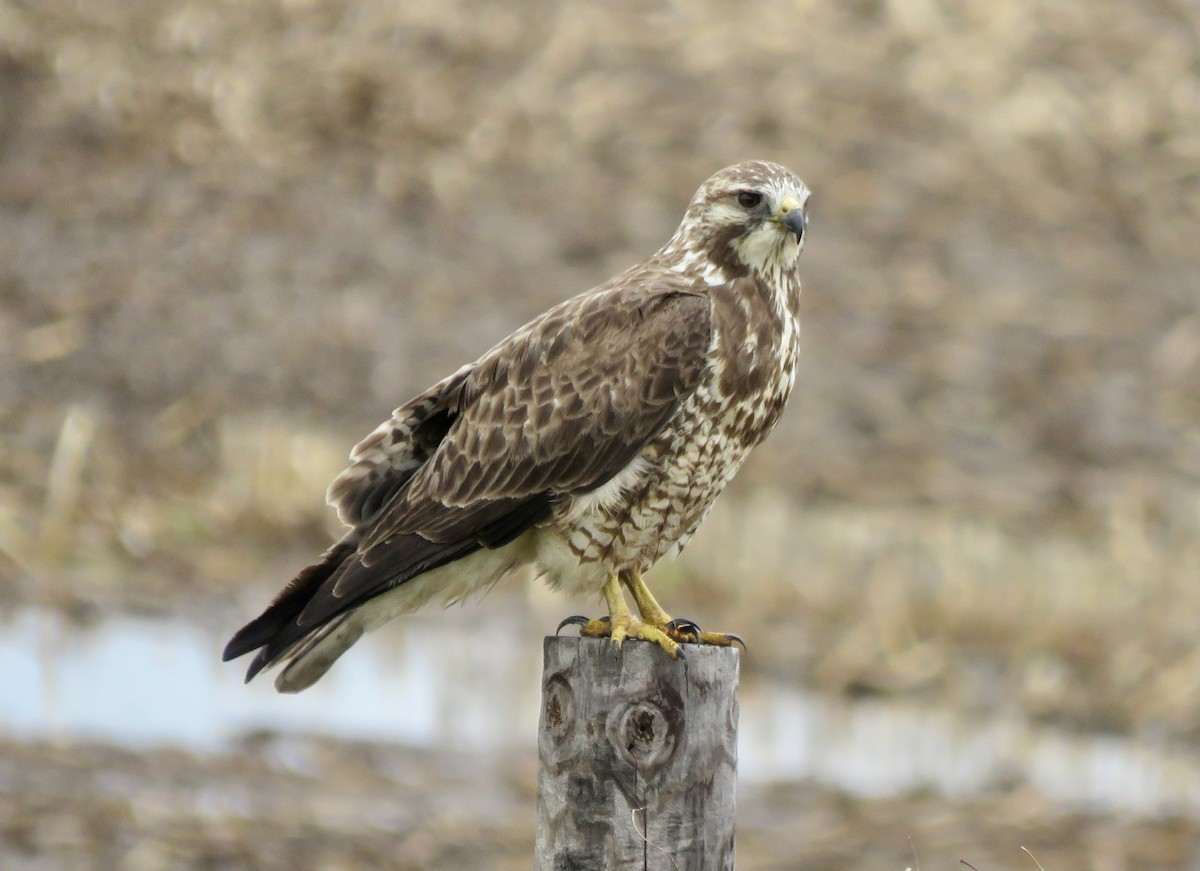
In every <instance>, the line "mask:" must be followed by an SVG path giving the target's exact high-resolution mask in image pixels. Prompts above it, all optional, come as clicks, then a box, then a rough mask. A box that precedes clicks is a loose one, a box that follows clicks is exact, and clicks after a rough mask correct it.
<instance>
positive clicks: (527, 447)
mask: <svg viewBox="0 0 1200 871" xmlns="http://www.w3.org/2000/svg"><path fill="white" fill-rule="evenodd" d="M710 321H711V315H710V302H709V300H708V298H707V297H705V296H699V295H695V294H691V293H679V292H677V293H661V292H660V293H643V294H631V293H630V292H629V291H628V290H627V289H622V290H620V291H610V292H607V293H598V294H594V295H590V296H585V297H577V298H576V299H574V300H570V301H568V303H566V304H564V305H562V306H560V307H558V308H556V309H552V310H551V311H550V312H548V313H547V314H546V315H545V316H543V317H542V318H540V319H539V320H538V321H535V322H534V323H533V324H531V325H530V326H529V327H528V328H526V329H524V330H522V331H520V332H518V333H516V334H514V336H513V337H512V338H511V339H509V340H508V341H506V342H504V343H501V344H500V345H498V346H497V347H496V348H494V349H493V350H492V351H490V352H489V353H488V354H486V355H485V356H484V357H483V358H482V359H480V361H479V362H478V363H477V364H476V365H475V367H474V368H473V369H472V370H471V371H470V373H468V374H467V375H466V377H465V379H464V380H463V381H462V383H461V385H460V386H459V387H458V391H457V397H456V398H457V408H456V409H455V410H454V412H452V422H451V423H450V425H449V428H448V429H447V430H446V434H445V437H444V438H443V439H442V440H441V442H440V443H439V444H438V445H437V448H436V450H435V451H434V452H433V453H432V455H431V456H430V457H429V460H428V461H427V462H426V463H425V464H424V465H423V466H422V467H421V468H420V469H419V470H417V471H416V472H415V473H414V474H413V476H412V479H411V482H410V483H409V484H408V486H407V488H406V489H405V490H404V491H403V492H402V493H400V494H398V496H397V498H396V499H395V500H394V501H393V502H392V503H391V504H390V505H389V506H388V508H387V509H386V510H385V511H384V512H383V513H382V514H381V515H380V517H379V519H378V522H377V523H375V524H373V525H372V528H371V529H370V530H364V533H365V534H364V537H363V540H362V545H361V549H362V550H363V551H364V553H369V551H370V550H371V548H373V547H375V546H377V545H379V544H381V543H382V542H384V541H386V540H387V539H388V538H390V537H392V536H394V535H396V534H405V533H411V532H418V533H420V534H421V535H423V536H426V537H429V538H432V539H439V538H442V537H443V536H447V535H448V536H449V537H456V536H457V535H458V534H459V530H460V529H461V526H462V523H463V517H464V515H469V514H471V513H473V512H474V511H478V510H483V509H484V506H487V505H489V504H492V503H494V502H496V501H500V500H513V499H516V500H521V499H526V498H529V497H531V496H535V495H538V494H541V493H548V494H550V495H552V496H560V495H562V494H568V493H582V492H587V491H589V490H592V489H594V488H596V487H599V486H601V485H602V484H604V483H605V482H607V481H608V480H609V479H610V478H612V477H613V476H614V475H615V474H617V473H618V472H619V471H621V469H623V468H624V467H625V466H626V465H628V463H629V462H630V461H631V460H632V459H633V458H634V457H635V456H636V455H637V453H638V451H640V450H641V448H642V447H643V446H644V445H645V444H646V442H647V441H648V440H649V439H650V438H651V437H652V436H654V435H655V434H657V433H658V432H659V431H660V430H661V429H662V427H663V426H664V425H665V424H666V422H667V421H668V420H669V419H670V417H671V415H672V414H674V413H675V411H676V409H677V408H678V407H679V405H680V402H681V401H682V400H683V399H684V398H686V397H687V396H688V395H690V394H691V392H692V390H693V389H695V385H696V383H697V380H698V378H699V375H700V373H701V371H702V369H703V367H704V365H705V362H706V359H707V352H708V347H709V343H710V340H711V325H710Z"/></svg>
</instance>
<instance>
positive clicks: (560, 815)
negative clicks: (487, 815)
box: [534, 637, 738, 871]
mask: <svg viewBox="0 0 1200 871" xmlns="http://www.w3.org/2000/svg"><path fill="white" fill-rule="evenodd" d="M686 652H687V658H686V659H683V660H673V659H671V658H670V657H668V656H666V655H665V654H664V653H663V652H662V650H660V649H659V648H658V647H657V646H655V645H652V644H647V643H645V642H641V641H626V642H625V643H624V645H623V646H622V647H621V648H620V649H617V648H616V647H615V646H614V645H613V644H612V642H611V641H609V640H608V639H607V638H575V637H551V638H547V639H546V641H545V646H544V655H545V661H544V667H543V671H542V712H541V722H540V725H539V729H538V757H539V770H538V803H537V806H538V828H537V848H536V856H535V865H534V867H535V869H536V871H568V869H569V871H614V869H646V871H651V869H653V871H732V869H733V816H734V785H735V780H736V778H737V721H738V704H737V683H738V652H737V650H735V649H733V648H729V647H700V646H697V645H688V646H687V648H686Z"/></svg>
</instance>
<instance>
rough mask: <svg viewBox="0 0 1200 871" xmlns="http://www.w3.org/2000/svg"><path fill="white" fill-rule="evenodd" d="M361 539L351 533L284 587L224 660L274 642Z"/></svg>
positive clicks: (241, 633)
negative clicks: (353, 536) (356, 538)
mask: <svg viewBox="0 0 1200 871" xmlns="http://www.w3.org/2000/svg"><path fill="white" fill-rule="evenodd" d="M357 545H358V542H357V540H355V539H353V538H352V537H351V536H347V537H346V538H343V539H342V540H341V541H339V542H338V543H337V544H335V545H333V546H332V547H331V548H329V549H328V550H327V551H325V553H323V554H322V555H321V560H320V562H317V563H314V564H313V565H311V566H309V567H308V568H306V569H305V570H304V571H302V572H300V574H298V575H296V577H295V578H293V579H292V580H291V581H290V582H289V583H288V585H287V586H286V587H284V588H283V589H282V590H281V591H280V593H279V595H278V596H276V597H275V600H274V601H273V602H272V603H271V604H270V605H269V606H268V607H267V609H266V610H265V611H263V612H262V614H260V615H259V616H257V617H255V618H254V619H253V620H251V621H250V622H249V623H247V624H246V625H245V626H243V627H242V628H241V629H239V630H238V631H237V632H236V633H235V634H234V636H233V638H231V639H229V643H228V644H226V645H225V650H224V652H223V653H222V654H221V660H222V661H223V662H229V660H231V659H237V658H238V657H239V656H244V655H245V654H247V653H249V652H250V651H252V650H257V649H258V648H260V647H262V646H263V645H264V644H267V643H269V642H270V641H271V639H272V638H274V637H275V636H277V635H278V634H279V633H280V632H281V631H283V629H284V628H285V627H286V626H287V624H288V623H289V622H291V621H292V620H294V619H295V618H296V617H298V616H299V615H300V612H302V611H303V610H304V606H305V605H307V604H308V603H309V602H310V601H311V600H312V597H313V596H314V595H316V593H317V591H318V590H319V589H320V588H321V586H322V585H323V584H324V583H325V582H326V581H327V580H329V578H330V577H331V576H332V575H334V574H335V573H337V572H338V571H339V570H340V569H342V568H343V567H344V565H345V563H346V562H347V560H348V559H349V558H350V557H351V556H353V555H354V551H355V548H356V547H357ZM251 669H252V672H251V673H250V674H248V675H246V680H250V678H252V677H254V675H255V674H257V673H258V671H259V670H260V669H261V666H260V668H259V669H254V667H253V666H251Z"/></svg>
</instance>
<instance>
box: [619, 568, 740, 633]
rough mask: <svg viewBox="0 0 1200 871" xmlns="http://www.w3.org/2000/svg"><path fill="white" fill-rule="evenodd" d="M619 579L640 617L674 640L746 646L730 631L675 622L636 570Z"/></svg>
mask: <svg viewBox="0 0 1200 871" xmlns="http://www.w3.org/2000/svg"><path fill="white" fill-rule="evenodd" d="M621 581H622V582H623V583H624V584H625V586H626V587H628V588H629V592H630V593H632V594H633V601H634V603H635V604H636V605H637V609H638V613H640V614H641V615H642V619H643V620H644V621H646V623H648V624H650V625H651V626H656V627H658V628H659V629H661V630H663V631H664V632H665V633H666V634H667V635H669V636H670V637H671V638H673V639H675V640H676V641H694V642H695V643H697V644H715V645H718V646H719V647H728V646H729V645H731V644H733V643H734V642H735V641H736V642H738V643H739V644H741V645H742V647H745V646H746V642H744V641H742V639H741V636H738V635H734V634H733V633H732V632H702V631H701V630H700V627H699V626H696V625H695V624H694V623H692V622H691V621H690V620H680V621H678V623H676V621H675V620H673V619H672V618H671V615H670V614H668V613H667V612H666V611H664V610H663V607H662V605H660V604H658V600H657V599H655V598H654V595H653V594H652V593H651V592H650V588H649V587H647V586H646V582H645V581H643V580H642V576H641V575H640V574H639V573H638V572H636V571H629V572H625V573H623V574H622V575H621ZM622 604H624V599H622Z"/></svg>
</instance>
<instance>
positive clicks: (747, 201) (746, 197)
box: [738, 191, 763, 209]
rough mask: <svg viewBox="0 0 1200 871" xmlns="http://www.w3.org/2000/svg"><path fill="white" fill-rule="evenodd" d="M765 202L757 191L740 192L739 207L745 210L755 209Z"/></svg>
mask: <svg viewBox="0 0 1200 871" xmlns="http://www.w3.org/2000/svg"><path fill="white" fill-rule="evenodd" d="M762 200H763V196H762V194H760V193H758V192H757V191H738V205H739V206H741V207H742V208H743V209H753V208H754V207H755V206H757V205H758V204H759V203H761V202H762Z"/></svg>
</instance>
